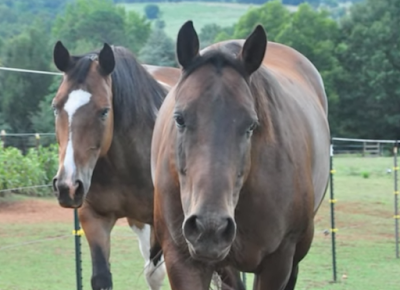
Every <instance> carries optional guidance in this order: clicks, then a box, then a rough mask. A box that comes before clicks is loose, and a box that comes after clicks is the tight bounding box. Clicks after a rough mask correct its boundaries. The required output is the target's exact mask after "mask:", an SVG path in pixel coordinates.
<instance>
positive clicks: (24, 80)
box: [0, 0, 400, 139]
mask: <svg viewBox="0 0 400 290" xmlns="http://www.w3.org/2000/svg"><path fill="white" fill-rule="evenodd" d="M11 2H12V3H13V4H12V5H9V3H11ZM36 2H38V3H40V5H42V6H41V7H42V8H40V7H39V8H38V6H35V9H33V10H32V9H31V8H32V7H29V5H31V4H32V3H31V1H29V0H13V1H10V0H9V1H4V0H0V65H4V66H9V67H21V68H26V69H35V70H55V68H54V67H53V64H52V61H51V59H52V58H51V52H52V46H53V45H54V43H55V41H56V40H58V39H61V40H62V41H63V42H64V43H65V45H66V46H67V47H68V48H69V49H70V50H71V51H72V52H73V53H84V52H88V51H90V50H93V49H95V48H98V47H99V45H100V44H101V43H102V42H105V41H106V42H109V43H111V44H118V45H124V46H126V47H128V48H129V49H130V50H131V51H132V52H134V53H135V54H136V55H137V56H138V57H139V59H140V60H141V61H143V62H146V63H151V64H158V65H169V66H176V61H175V52H174V50H175V44H174V40H172V39H170V38H169V37H168V36H167V35H166V34H165V32H164V30H163V27H164V23H163V21H162V19H160V18H157V19H155V20H152V21H151V20H149V19H147V18H146V17H145V16H140V15H138V14H137V13H134V12H131V11H126V10H125V9H124V8H123V7H122V6H119V5H115V3H114V2H121V1H116V0H114V1H111V0H76V1H72V0H57V1H54V0H41V1H35V5H36ZM50 2H51V4H50ZM123 2H129V1H127V0H126V1H123ZM131 2H132V1H131ZM149 2H150V1H149ZM235 2H237V1H235ZM263 2H265V1H263ZM289 2H290V3H289ZM303 2H308V3H303ZM316 2H317V1H313V0H307V1H301V0H282V2H281V1H279V0H274V1H267V2H266V3H264V4H263V5H261V6H257V7H254V8H251V9H249V10H248V11H247V12H246V13H245V14H244V15H243V16H242V17H241V18H240V19H239V20H238V21H237V23H236V24H235V25H233V26H231V27H220V26H218V25H217V24H209V25H206V26H204V27H203V28H202V29H201V31H200V35H199V36H200V40H201V44H202V46H203V47H204V46H206V45H209V44H211V43H213V42H216V41H220V40H225V39H231V38H245V37H246V36H247V35H248V34H249V33H250V31H251V30H252V29H253V28H254V26H255V25H256V24H257V23H261V24H262V25H263V26H264V27H265V29H266V31H267V35H268V39H269V40H270V41H275V42H279V43H283V44H287V45H289V46H291V47H293V48H295V49H297V50H298V51H300V52H301V53H303V54H304V55H305V56H307V57H308V58H309V59H310V60H311V61H312V62H313V63H314V65H315V66H316V67H317V69H318V70H319V71H320V73H321V75H322V77H323V80H324V84H325V87H326V91H327V95H328V99H329V120H330V126H331V131H332V135H334V136H340V137H354V138H378V139H396V138H399V137H400V134H399V133H400V126H399V123H400V112H399V111H398V108H400V85H399V81H398V80H399V79H400V49H399V48H400V35H399V34H400V32H399V29H398V28H399V27H400V5H398V0H364V1H354V2H359V3H355V4H354V5H352V6H351V7H350V8H346V7H340V8H341V13H339V14H338V13H337V11H338V10H337V7H336V6H335V5H333V6H332V5H331V8H329V7H330V6H328V5H322V4H323V3H325V4H326V3H336V4H338V3H340V2H344V1H341V0H321V1H318V3H319V4H320V5H319V6H317V5H316V4H315V3H316ZM17 3H20V4H18V5H17ZM24 3H25V4H24ZM284 3H286V4H292V5H297V4H300V5H299V6H298V7H297V10H296V11H294V12H291V11H289V10H288V9H287V7H286V6H285V5H284ZM16 6H17V7H16ZM322 7H324V8H323V9H321V8H322ZM16 9H17V10H18V9H19V10H21V11H22V12H23V13H16V12H15V11H16ZM21 11H20V12H21ZM32 11H34V12H32ZM13 13H14V14H13ZM24 13H25V14H24ZM13 15H18V17H17V18H14V17H13ZM3 16H9V19H8V20H7V19H6V18H7V17H6V18H4V17H3ZM5 19H6V20H5ZM3 24H6V25H5V26H3ZM195 24H196V23H195ZM59 82H60V78H59V77H52V76H43V75H33V74H22V73H4V72H0V96H1V97H0V129H6V130H7V131H12V132H52V131H53V130H54V125H53V115H52V113H51V109H50V102H51V99H52V98H53V97H54V93H55V91H56V89H57V87H58V85H59Z"/></svg>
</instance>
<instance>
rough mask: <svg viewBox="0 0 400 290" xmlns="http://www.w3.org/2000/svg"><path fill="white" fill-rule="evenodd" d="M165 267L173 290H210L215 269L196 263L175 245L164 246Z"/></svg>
mask: <svg viewBox="0 0 400 290" xmlns="http://www.w3.org/2000/svg"><path fill="white" fill-rule="evenodd" d="M163 253H164V259H165V267H166V269H167V274H168V278H169V283H170V286H171V289H172V290H209V289H210V284H211V279H212V276H213V272H214V269H213V267H210V266H206V265H205V264H202V263H199V262H196V261H194V260H193V259H192V258H190V256H188V255H189V254H187V255H185V254H182V253H181V252H180V251H179V249H177V248H176V246H175V245H170V246H166V247H165V246H163Z"/></svg>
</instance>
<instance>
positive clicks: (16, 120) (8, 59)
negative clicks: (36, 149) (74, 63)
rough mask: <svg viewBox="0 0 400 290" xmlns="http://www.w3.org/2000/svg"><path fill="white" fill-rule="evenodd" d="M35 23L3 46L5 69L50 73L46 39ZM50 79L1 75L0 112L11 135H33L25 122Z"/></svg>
mask: <svg viewBox="0 0 400 290" xmlns="http://www.w3.org/2000/svg"><path fill="white" fill-rule="evenodd" d="M41 27H42V26H41V25H40V23H37V24H36V25H35V26H34V27H31V28H29V29H28V30H27V31H26V32H23V33H22V34H20V35H18V36H16V37H14V38H12V39H11V40H9V41H7V42H6V43H5V55H4V60H3V61H4V64H5V65H6V66H8V67H15V68H24V69H34V70H44V71H47V70H49V60H50V59H51V55H50V49H49V45H48V43H49V37H48V34H47V33H46V31H44V30H43V29H42V28H41ZM50 82H51V76H48V75H38V74H26V73H19V72H10V73H5V74H2V75H1V79H0V89H1V91H2V96H1V99H0V111H1V112H2V115H3V118H4V120H5V121H6V122H7V124H8V125H9V126H10V127H11V130H12V131H13V132H32V124H31V122H30V120H29V118H27V116H29V115H30V114H31V113H32V112H34V111H35V110H36V109H37V107H38V104H39V102H40V100H41V99H42V98H43V96H45V95H46V94H47V88H48V86H49V85H50Z"/></svg>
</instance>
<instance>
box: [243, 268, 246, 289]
mask: <svg viewBox="0 0 400 290" xmlns="http://www.w3.org/2000/svg"><path fill="white" fill-rule="evenodd" d="M242 282H243V285H244V290H246V289H247V285H246V273H245V272H242Z"/></svg>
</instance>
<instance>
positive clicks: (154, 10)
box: [144, 4, 160, 20]
mask: <svg viewBox="0 0 400 290" xmlns="http://www.w3.org/2000/svg"><path fill="white" fill-rule="evenodd" d="M144 12H145V14H146V17H147V19H150V20H152V19H157V18H159V16H160V8H159V7H158V5H156V4H148V5H146V6H145V7H144Z"/></svg>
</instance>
